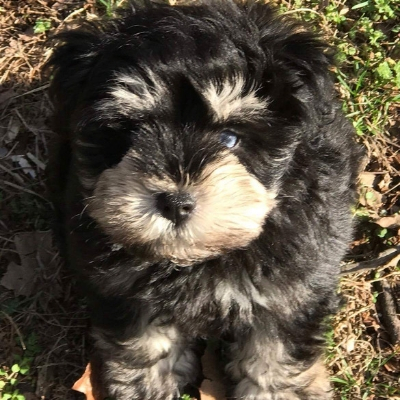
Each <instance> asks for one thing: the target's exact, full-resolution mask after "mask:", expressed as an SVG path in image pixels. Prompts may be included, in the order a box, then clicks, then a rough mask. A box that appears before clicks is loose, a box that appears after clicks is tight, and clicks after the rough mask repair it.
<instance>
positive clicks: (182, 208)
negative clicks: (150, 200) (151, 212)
mask: <svg viewBox="0 0 400 400" xmlns="http://www.w3.org/2000/svg"><path fill="white" fill-rule="evenodd" d="M195 206H196V202H195V200H194V199H193V197H192V196H191V195H190V194H188V193H159V194H158V195H157V197H156V207H157V209H158V211H159V212H160V214H161V215H162V216H163V217H164V218H166V219H168V220H170V221H172V222H173V223H174V224H175V225H176V226H179V225H181V224H182V223H183V222H185V221H186V220H187V219H188V218H189V216H190V214H191V213H192V212H193V210H194V209H195Z"/></svg>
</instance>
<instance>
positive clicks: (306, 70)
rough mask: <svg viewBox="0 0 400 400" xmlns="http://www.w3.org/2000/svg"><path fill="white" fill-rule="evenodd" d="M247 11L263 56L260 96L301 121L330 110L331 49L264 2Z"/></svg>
mask: <svg viewBox="0 0 400 400" xmlns="http://www.w3.org/2000/svg"><path fill="white" fill-rule="evenodd" d="M248 13H249V16H250V17H251V18H252V20H253V21H254V23H255V25H256V26H257V28H258V31H259V35H260V40H259V45H260V46H261V48H262V50H263V52H264V54H265V56H266V67H265V70H264V79H263V81H264V82H265V85H264V88H263V91H264V93H263V95H266V96H267V97H269V98H270V99H271V101H272V103H271V104H270V107H271V109H272V110H274V111H277V112H278V113H279V114H281V115H284V116H285V117H287V118H289V119H292V118H301V119H303V120H304V118H305V117H306V116H307V115H310V112H311V114H312V113H313V112H314V111H317V112H318V111H320V112H322V113H323V114H326V113H330V110H331V108H332V105H331V103H332V98H333V96H334V90H333V82H332V79H331V77H330V73H329V67H330V66H331V65H332V64H333V51H332V49H330V48H329V46H328V45H327V44H325V43H324V42H323V41H321V40H320V39H319V38H318V37H317V35H315V34H313V33H311V32H307V31H306V30H305V28H304V26H303V25H302V24H301V23H300V22H298V21H295V20H292V19H289V18H287V17H285V16H282V15H277V14H276V12H275V11H273V9H272V8H271V7H270V6H269V5H268V4H263V3H262V2H255V3H253V4H252V5H251V6H250V7H249V9H248Z"/></svg>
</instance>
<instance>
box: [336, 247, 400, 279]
mask: <svg viewBox="0 0 400 400" xmlns="http://www.w3.org/2000/svg"><path fill="white" fill-rule="evenodd" d="M399 254H400V246H397V247H394V248H391V249H388V250H385V251H383V252H382V253H379V255H378V257H377V258H374V259H373V260H368V261H361V262H358V263H351V264H345V265H342V268H341V273H340V274H341V275H347V274H353V273H354V272H362V271H369V270H371V269H375V268H378V267H381V266H383V265H385V264H387V263H389V262H390V261H392V260H393V259H394V258H395V257H396V256H398V255H399Z"/></svg>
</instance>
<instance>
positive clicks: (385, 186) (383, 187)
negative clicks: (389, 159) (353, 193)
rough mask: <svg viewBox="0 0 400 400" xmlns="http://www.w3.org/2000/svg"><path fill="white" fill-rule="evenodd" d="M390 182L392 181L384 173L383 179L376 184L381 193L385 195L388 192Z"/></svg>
mask: <svg viewBox="0 0 400 400" xmlns="http://www.w3.org/2000/svg"><path fill="white" fill-rule="evenodd" d="M391 181H392V179H391V178H390V174H387V173H386V174H385V175H383V178H382V179H381V181H380V182H379V183H378V187H379V189H380V191H381V192H382V193H386V192H387V191H388V190H389V186H390V183H391Z"/></svg>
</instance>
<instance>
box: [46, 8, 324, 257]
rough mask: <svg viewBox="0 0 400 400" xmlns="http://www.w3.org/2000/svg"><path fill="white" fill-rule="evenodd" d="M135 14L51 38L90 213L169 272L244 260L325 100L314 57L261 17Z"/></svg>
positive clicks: (286, 27)
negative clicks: (221, 258) (212, 261)
mask: <svg viewBox="0 0 400 400" xmlns="http://www.w3.org/2000/svg"><path fill="white" fill-rule="evenodd" d="M133 9H134V7H132V9H131V10H130V11H127V12H126V13H125V14H124V15H122V16H121V17H120V18H119V19H117V20H115V21H113V22H112V23H106V24H105V25H103V26H100V25H98V26H91V27H86V28H83V29H81V30H78V31H73V32H67V33H65V34H62V35H61V36H60V39H61V44H60V46H58V47H57V48H56V50H55V53H54V56H53V58H52V59H51V61H50V65H52V66H53V71H54V78H53V81H52V89H51V94H52V98H53V101H54V103H55V110H56V115H55V121H56V128H57V130H58V131H59V132H60V133H61V134H65V135H69V140H70V142H71V146H72V150H73V156H72V160H73V163H74V170H76V171H77V175H78V177H79V180H80V185H81V189H80V190H81V191H82V194H83V195H84V196H85V197H86V198H87V200H86V202H87V211H88V213H89V214H90V215H91V216H92V217H93V218H94V220H95V221H96V222H97V223H98V225H99V226H100V227H101V229H102V230H103V231H104V232H105V233H107V234H108V235H109V236H110V237H111V238H112V240H113V241H115V242H117V243H120V244H122V245H123V246H126V247H141V248H142V249H145V250H146V251H148V254H149V255H152V256H153V257H154V258H155V259H169V260H172V261H174V262H176V263H177V264H180V265H191V264H193V263H196V262H199V261H201V260H204V259H207V258H210V257H215V256H218V255H220V254H222V253H224V252H226V251H229V250H232V249H237V248H243V247H246V246H247V245H248V244H249V243H250V242H251V241H252V240H254V239H256V238H257V237H258V236H259V235H260V233H261V232H262V229H263V224H264V221H265V218H267V216H268V214H269V213H270V212H271V210H273V209H274V207H276V206H277V201H278V200H277V198H278V196H279V193H280V187H281V180H282V176H283V175H284V174H285V171H286V170H287V169H288V168H289V166H290V162H291V159H292V156H293V153H294V151H295V149H296V147H297V145H298V143H299V142H301V141H304V140H312V137H311V136H312V135H313V134H314V132H311V130H310V132H307V130H306V129H304V126H306V125H307V123H308V122H309V121H310V120H312V119H313V118H314V117H315V115H316V114H318V112H319V110H321V109H323V108H324V107H325V108H326V107H327V104H329V102H330V100H331V90H330V87H331V86H330V81H329V78H328V77H327V72H326V70H327V66H328V60H327V57H326V56H325V55H324V52H323V50H324V48H323V45H321V43H320V42H318V41H317V40H316V39H315V38H314V37H313V36H311V35H309V34H307V33H304V32H303V31H302V30H301V29H300V28H299V27H298V26H297V25H296V24H295V23H292V22H288V21H283V20H282V18H279V17H276V16H275V14H274V13H273V11H272V10H271V9H270V7H269V6H267V5H264V4H257V3H254V4H252V5H251V6H250V5H246V4H243V3H240V4H236V3H234V2H230V1H226V0H224V1H215V2H204V3H201V2H199V3H198V4H197V5H195V6H175V7H170V6H166V5H151V4H150V3H149V4H148V5H146V6H137V7H136V10H134V11H132V10H133ZM63 132H64V133H63ZM307 135H309V136H310V137H309V138H306V137H305V136H307Z"/></svg>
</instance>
